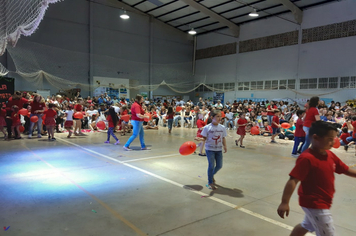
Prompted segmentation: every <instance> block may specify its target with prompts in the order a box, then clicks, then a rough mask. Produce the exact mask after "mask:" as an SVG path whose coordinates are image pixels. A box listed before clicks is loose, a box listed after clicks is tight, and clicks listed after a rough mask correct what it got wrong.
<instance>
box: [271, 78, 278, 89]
mask: <svg viewBox="0 0 356 236" xmlns="http://www.w3.org/2000/svg"><path fill="white" fill-rule="evenodd" d="M272 89H274V90H277V89H278V80H272Z"/></svg>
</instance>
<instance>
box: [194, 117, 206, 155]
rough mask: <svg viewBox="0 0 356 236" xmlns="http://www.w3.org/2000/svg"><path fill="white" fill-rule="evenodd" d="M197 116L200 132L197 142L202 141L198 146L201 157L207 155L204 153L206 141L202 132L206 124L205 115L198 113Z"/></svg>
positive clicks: (198, 132)
mask: <svg viewBox="0 0 356 236" xmlns="http://www.w3.org/2000/svg"><path fill="white" fill-rule="evenodd" d="M197 116H198V120H197V127H198V131H197V136H196V137H195V140H196V141H200V143H199V144H198V147H199V148H200V150H199V156H206V154H205V153H203V148H204V146H205V139H204V138H203V136H202V135H201V132H202V131H203V128H204V126H205V122H204V120H203V119H204V115H203V113H201V112H198V114H197Z"/></svg>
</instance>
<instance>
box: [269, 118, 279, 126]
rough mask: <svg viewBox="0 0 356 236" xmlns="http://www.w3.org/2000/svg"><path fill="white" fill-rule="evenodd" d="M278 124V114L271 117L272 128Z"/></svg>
mask: <svg viewBox="0 0 356 236" xmlns="http://www.w3.org/2000/svg"><path fill="white" fill-rule="evenodd" d="M274 123H276V124H277V125H275V124H274ZM278 125H279V117H278V116H273V119H272V125H271V126H272V128H278Z"/></svg>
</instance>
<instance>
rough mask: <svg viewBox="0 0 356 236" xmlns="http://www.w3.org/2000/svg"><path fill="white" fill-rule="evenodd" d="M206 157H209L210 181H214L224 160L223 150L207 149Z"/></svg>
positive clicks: (210, 182)
mask: <svg viewBox="0 0 356 236" xmlns="http://www.w3.org/2000/svg"><path fill="white" fill-rule="evenodd" d="M205 153H206V158H207V159H208V163H209V166H208V183H209V184H212V183H213V177H214V175H215V174H216V173H217V172H218V171H219V170H220V169H221V167H222V162H223V155H222V151H210V150H205Z"/></svg>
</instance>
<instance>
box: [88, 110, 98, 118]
mask: <svg viewBox="0 0 356 236" xmlns="http://www.w3.org/2000/svg"><path fill="white" fill-rule="evenodd" d="M87 113H88V115H89V116H90V118H91V117H92V116H93V115H94V114H96V115H99V112H98V110H87Z"/></svg>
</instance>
